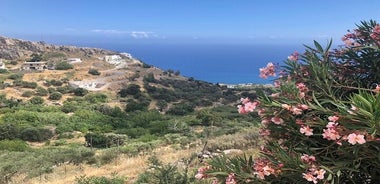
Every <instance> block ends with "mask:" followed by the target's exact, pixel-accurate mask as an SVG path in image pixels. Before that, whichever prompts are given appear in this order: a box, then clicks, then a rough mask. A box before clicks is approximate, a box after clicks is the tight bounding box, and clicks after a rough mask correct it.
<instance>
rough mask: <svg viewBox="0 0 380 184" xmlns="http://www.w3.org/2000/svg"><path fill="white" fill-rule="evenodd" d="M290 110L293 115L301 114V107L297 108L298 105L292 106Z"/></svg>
mask: <svg viewBox="0 0 380 184" xmlns="http://www.w3.org/2000/svg"><path fill="white" fill-rule="evenodd" d="M290 111H291V112H292V113H293V114H294V115H300V114H302V109H300V108H298V107H292V108H291V109H290Z"/></svg>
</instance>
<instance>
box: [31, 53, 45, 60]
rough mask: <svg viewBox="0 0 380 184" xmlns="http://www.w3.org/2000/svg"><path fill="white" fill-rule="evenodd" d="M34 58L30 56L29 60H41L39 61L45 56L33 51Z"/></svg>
mask: <svg viewBox="0 0 380 184" xmlns="http://www.w3.org/2000/svg"><path fill="white" fill-rule="evenodd" d="M31 57H32V58H30V59H29V60H28V62H39V61H42V60H43V57H42V54H36V53H33V54H32V55H31Z"/></svg>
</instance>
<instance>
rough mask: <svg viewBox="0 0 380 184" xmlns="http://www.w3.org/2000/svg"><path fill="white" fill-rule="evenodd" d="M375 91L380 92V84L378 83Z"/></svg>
mask: <svg viewBox="0 0 380 184" xmlns="http://www.w3.org/2000/svg"><path fill="white" fill-rule="evenodd" d="M373 91H374V92H376V93H379V92H380V86H379V85H378V84H376V88H375V89H374V90H373Z"/></svg>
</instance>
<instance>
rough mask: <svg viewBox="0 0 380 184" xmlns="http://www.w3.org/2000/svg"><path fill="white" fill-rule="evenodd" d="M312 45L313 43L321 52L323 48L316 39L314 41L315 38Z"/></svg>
mask: <svg viewBox="0 0 380 184" xmlns="http://www.w3.org/2000/svg"><path fill="white" fill-rule="evenodd" d="M314 45H315V47H316V48H317V50H318V51H319V52H320V53H323V48H322V46H321V45H320V44H319V43H318V42H317V41H315V40H314Z"/></svg>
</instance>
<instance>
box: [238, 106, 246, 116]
mask: <svg viewBox="0 0 380 184" xmlns="http://www.w3.org/2000/svg"><path fill="white" fill-rule="evenodd" d="M237 108H238V112H239V114H246V113H247V112H246V111H245V108H244V106H242V105H238V106H237Z"/></svg>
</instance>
